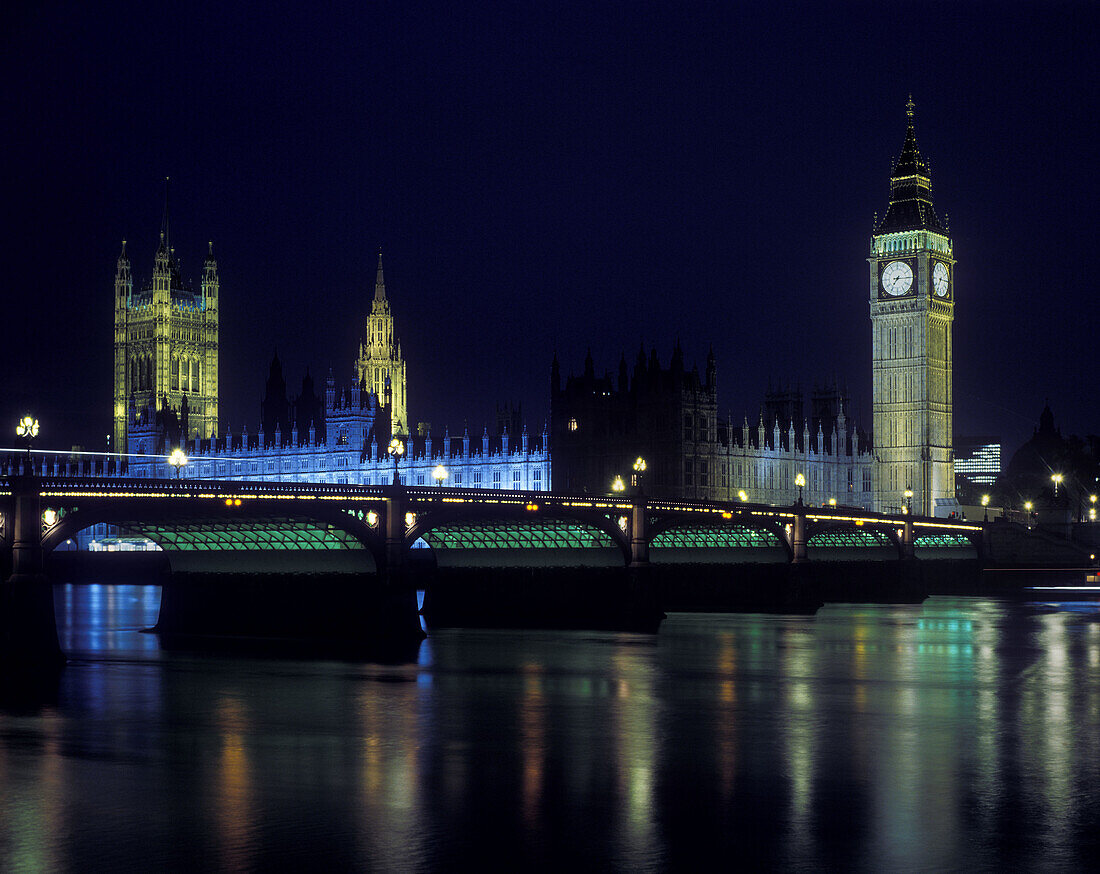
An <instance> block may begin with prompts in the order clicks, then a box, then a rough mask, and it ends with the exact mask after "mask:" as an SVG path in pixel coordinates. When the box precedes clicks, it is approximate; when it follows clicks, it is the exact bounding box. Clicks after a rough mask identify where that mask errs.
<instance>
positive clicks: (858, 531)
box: [806, 528, 899, 561]
mask: <svg viewBox="0 0 1100 874" xmlns="http://www.w3.org/2000/svg"><path fill="white" fill-rule="evenodd" d="M806 557H807V558H808V559H810V561H896V560H897V559H898V557H899V556H898V549H897V547H896V546H895V545H894V542H893V541H892V540H891V539H890V537H889V535H887V534H884V533H883V532H881V531H873V530H868V529H864V528H830V529H828V530H826V531H818V532H817V533H815V534H811V535H810V539H809V540H807V541H806Z"/></svg>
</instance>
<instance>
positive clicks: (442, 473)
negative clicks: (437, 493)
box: [432, 464, 447, 486]
mask: <svg viewBox="0 0 1100 874" xmlns="http://www.w3.org/2000/svg"><path fill="white" fill-rule="evenodd" d="M446 478H447V468H445V467H444V466H443V465H442V464H437V465H436V466H435V470H433V471H432V479H434V480H435V482H436V485H439V486H442V485H443V480H445V479H446Z"/></svg>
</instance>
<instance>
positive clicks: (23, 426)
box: [15, 416, 38, 474]
mask: <svg viewBox="0 0 1100 874" xmlns="http://www.w3.org/2000/svg"><path fill="white" fill-rule="evenodd" d="M15 436H16V437H18V438H19V442H20V443H22V444H23V445H25V446H26V447H27V463H26V465H25V467H24V473H27V474H30V472H31V444H32V443H33V442H34V438H35V437H37V436H38V419H36V418H35V417H34V416H24V417H23V418H22V419H20V420H19V421H18V422H17V423H16V425H15Z"/></svg>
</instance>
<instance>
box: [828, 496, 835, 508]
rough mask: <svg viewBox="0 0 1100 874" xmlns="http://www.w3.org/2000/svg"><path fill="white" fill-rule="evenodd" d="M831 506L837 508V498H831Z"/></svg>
mask: <svg viewBox="0 0 1100 874" xmlns="http://www.w3.org/2000/svg"><path fill="white" fill-rule="evenodd" d="M829 506H830V507H835V506H836V498H829Z"/></svg>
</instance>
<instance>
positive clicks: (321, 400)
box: [125, 258, 550, 491]
mask: <svg viewBox="0 0 1100 874" xmlns="http://www.w3.org/2000/svg"><path fill="white" fill-rule="evenodd" d="M215 290H216V286H215ZM374 304H375V305H374V309H373V310H372V312H371V316H370V319H369V321H368V343H366V344H364V347H363V350H361V353H360V358H359V360H358V365H359V366H358V368H357V369H358V379H357V380H356V381H354V382H352V383H351V384H350V385H346V386H338V385H337V383H336V379H335V377H334V376H333V375H332V373H331V372H330V373H329V375H328V377H327V379H326V380H325V386H324V391H323V394H317V393H315V391H314V383H313V378H312V376H310V374H309V373H308V372H307V373H306V375H305V377H304V379H303V380H302V388H301V392H300V393H299V394H298V395H297V396H296V397H295V398H293V399H291V398H289V397H288V396H287V383H286V378H285V376H284V374H283V365H282V362H281V361H280V360H279V357H278V355H275V356H274V357H273V359H272V361H271V365H270V367H269V369H268V376H267V382H266V385H265V389H264V396H263V402H262V403H261V405H260V421H259V424H258V428H257V430H256V431H255V433H251V434H250V433H249V432H248V430H247V429H244V430H242V431H241V433H240V434H234V433H233V432H232V431H231V429H230V428H229V427H228V426H226V427H225V428H224V429H222V430H223V433H222V434H221V435H220V436H219V435H218V433H217V431H216V430H213V429H211V432H209V433H210V436H207V437H200V436H199V435H198V434H196V432H195V429H194V428H193V427H191V423H190V420H189V419H188V417H187V407H186V405H184V406H183V408H182V409H180V408H176V407H172V406H170V405H164V404H160V405H157V404H155V403H154V401H153V398H152V396H146V398H145V404H144V406H138V404H137V402H136V400H134V398H133V396H131V399H130V401H129V402H128V404H127V405H126V410H127V412H128V418H127V419H126V420H125V423H126V426H127V434H128V440H129V447H130V451H131V452H132V453H135V454H136V457H133V456H132V457H130V458H129V459H128V461H127V464H126V475H127V476H133V477H139V478H148V479H169V478H172V477H175V476H176V472H175V470H174V469H173V468H171V467H170V466H169V465H168V464H167V456H168V455H169V453H170V452H171V450H172V449H173V448H175V447H177V446H182V448H183V449H184V451H185V453H186V454H187V455H188V456H189V458H190V461H189V462H188V464H186V465H185V466H184V467H183V468H182V469H181V470H180V477H181V478H182V479H192V480H202V479H228V480H245V481H282V482H322V483H324V482H327V483H341V484H356V485H384V484H387V483H391V482H392V481H393V473H394V467H393V460H392V458H391V457H390V456H389V455H388V454H387V452H386V449H387V448H388V446H389V444H390V440H391V438H392V437H393V436H394V435H395V434H397V435H399V436H401V437H402V439H403V441H404V443H405V445H406V452H405V455H404V457H403V458H402V459H401V461H400V476H401V481H402V482H403V483H405V484H406V485H421V486H422V485H435V484H436V483H437V479H436V468H437V467H439V466H440V465H442V467H443V468H444V480H443V484H444V485H447V486H454V487H468V488H482V489H511V490H529V491H547V490H549V488H550V450H549V435H548V434H547V433H545V430H544V433H543V434H542V435H541V437H539V438H535V439H532V438H530V437H529V435H528V433H527V428H526V426H524V425H522V424H521V423H520V422H519V421H518V417H517V415H512V411H511V409H510V408H509V410H508V414H509V415H508V421H506V422H503V423H502V424H501V425H500V431H499V433H498V434H497V436H496V437H490V436H489V432H488V429H487V428H486V429H485V431H484V433H483V434H482V436H481V439H480V440H474V441H471V439H470V435H469V432H468V431H464V433H463V435H462V437H451V436H450V433H449V432H448V431H444V434H443V438H442V439H433V437H432V434H431V432H430V430H428V429H425V432H424V433H423V434H418V435H416V436H408V435H407V434H406V432H405V429H404V427H403V425H404V420H403V418H401V417H399V416H398V415H396V414H394V413H393V412H392V411H391V409H390V406H389V405H388V404H387V403H386V401H387V400H389V401H390V402H391V403H392V404H393V405H396V404H397V403H398V401H399V400H400V402H401V403H402V404H403V403H404V398H405V381H404V377H405V363H404V361H403V360H401V357H400V347H399V346H398V345H396V344H395V343H394V341H393V337H394V333H393V317H392V316H391V315H390V313H389V306H388V304H387V303H386V297H385V287H384V284H383V280H382V265H381V258H380V259H379V265H378V274H377V281H376V284H375V298H374ZM387 356H389V357H387ZM391 387H393V390H391ZM378 389H380V391H379V390H378ZM516 412H517V413H518V411H516ZM499 413H500V411H499V410H498V418H499ZM398 423H400V424H398ZM509 424H510V425H511V427H510V428H509ZM143 456H144V457H143Z"/></svg>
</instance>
